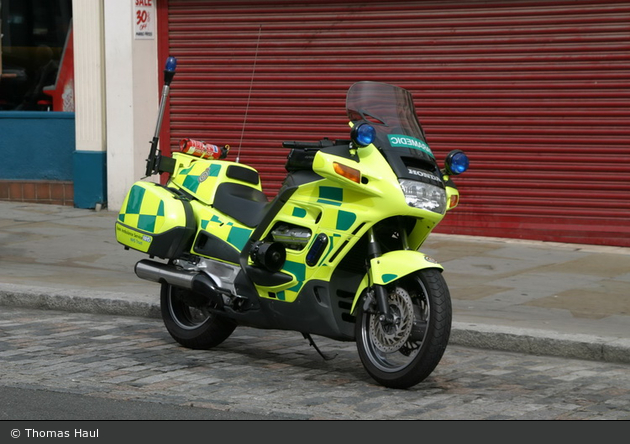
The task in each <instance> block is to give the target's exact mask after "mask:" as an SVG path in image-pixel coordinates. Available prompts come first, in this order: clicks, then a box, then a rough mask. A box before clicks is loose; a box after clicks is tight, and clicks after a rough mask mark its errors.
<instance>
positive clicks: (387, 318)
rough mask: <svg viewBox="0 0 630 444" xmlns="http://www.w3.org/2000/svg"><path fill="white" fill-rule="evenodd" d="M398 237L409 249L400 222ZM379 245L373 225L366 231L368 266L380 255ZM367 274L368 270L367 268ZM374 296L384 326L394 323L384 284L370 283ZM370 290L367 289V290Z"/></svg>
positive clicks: (404, 246)
mask: <svg viewBox="0 0 630 444" xmlns="http://www.w3.org/2000/svg"><path fill="white" fill-rule="evenodd" d="M400 237H401V241H402V246H403V249H404V250H408V249H409V244H408V242H407V232H406V231H405V229H404V227H403V226H402V224H401V227H400ZM382 254H383V253H382V251H381V246H380V244H379V243H378V241H377V239H376V234H375V233H374V227H372V228H370V229H369V231H368V257H367V260H368V266H369V263H370V261H371V260H372V259H375V258H378V257H381V255H382ZM368 274H370V271H369V270H368ZM371 290H372V291H373V295H374V298H375V299H376V306H377V307H378V312H379V313H380V315H379V320H380V321H381V323H382V324H383V325H384V326H388V325H392V324H394V323H395V318H394V315H393V314H392V311H391V310H390V308H389V303H388V302H387V299H388V295H387V289H386V288H385V286H384V285H379V284H374V283H372V288H371ZM369 291H370V290H368V292H369Z"/></svg>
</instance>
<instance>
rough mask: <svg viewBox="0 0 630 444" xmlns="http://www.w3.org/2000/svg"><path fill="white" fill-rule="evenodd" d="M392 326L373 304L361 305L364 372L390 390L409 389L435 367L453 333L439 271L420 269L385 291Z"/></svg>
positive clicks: (359, 325)
mask: <svg viewBox="0 0 630 444" xmlns="http://www.w3.org/2000/svg"><path fill="white" fill-rule="evenodd" d="M387 292H388V303H389V307H390V310H391V311H392V313H393V315H394V317H395V320H396V323H395V324H394V325H384V324H383V323H382V322H381V321H380V320H379V313H378V310H377V309H376V304H375V303H372V304H368V306H367V307H366V306H365V305H366V303H365V300H366V299H365V298H366V297H367V296H364V298H363V299H362V301H361V303H360V304H359V308H358V313H357V317H356V324H355V337H356V343H357V349H358V352H359V357H360V358H361V362H362V363H363V366H364V367H365V369H366V370H367V372H368V373H369V374H370V376H372V378H374V380H376V381H377V382H379V383H380V384H382V385H384V386H385V387H389V388H399V389H404V388H409V387H412V386H414V385H416V384H418V383H419V382H422V381H423V380H424V379H426V378H427V377H428V376H429V375H430V374H431V372H433V370H434V369H435V367H436V366H437V365H438V363H439V362H440V360H441V359H442V356H443V354H444V351H445V349H446V345H447V344H448V340H449V337H450V332H451V321H452V307H451V297H450V293H449V290H448V287H447V285H446V282H445V281H444V278H443V277H442V274H441V272H440V271H439V270H437V269H424V270H419V271H417V272H415V273H412V274H410V275H408V276H405V277H404V278H401V279H399V280H397V281H395V282H394V283H392V284H390V285H388V286H387Z"/></svg>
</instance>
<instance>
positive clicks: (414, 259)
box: [350, 250, 444, 314]
mask: <svg viewBox="0 0 630 444" xmlns="http://www.w3.org/2000/svg"><path fill="white" fill-rule="evenodd" d="M425 268H435V269H438V270H443V269H444V267H442V266H441V265H440V264H438V263H437V261H436V260H435V259H433V258H431V257H430V256H427V255H426V254H424V253H422V252H420V251H414V250H397V251H390V252H388V253H385V254H383V255H382V256H380V257H377V258H374V259H371V260H370V271H369V273H367V274H366V275H365V276H364V277H363V279H362V280H361V282H360V284H359V287H358V288H357V291H356V293H355V295H354V300H353V302H352V309H351V310H350V313H352V314H354V312H355V309H356V305H357V302H358V301H359V299H360V298H361V294H362V293H363V290H365V289H366V288H367V287H368V286H369V285H373V284H376V285H387V284H389V283H390V282H393V281H395V280H397V279H400V278H402V277H404V276H407V275H409V274H411V273H414V272H416V271H418V270H423V269H425Z"/></svg>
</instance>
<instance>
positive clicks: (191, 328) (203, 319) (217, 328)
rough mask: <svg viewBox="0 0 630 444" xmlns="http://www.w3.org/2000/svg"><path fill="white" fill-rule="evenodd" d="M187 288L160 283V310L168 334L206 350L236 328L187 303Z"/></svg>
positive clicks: (190, 299) (181, 342) (232, 323)
mask: <svg viewBox="0 0 630 444" xmlns="http://www.w3.org/2000/svg"><path fill="white" fill-rule="evenodd" d="M187 292H188V290H184V289H181V288H178V287H174V286H172V285H169V284H162V290H161V293H160V309H161V312H162V320H163V322H164V325H165V326H166V329H167V330H168V332H169V333H170V335H171V337H172V338H173V339H175V340H176V341H177V342H178V343H180V344H181V345H183V346H184V347H188V348H192V349H198V350H207V349H209V348H212V347H216V346H217V345H219V344H220V343H222V342H223V341H225V340H226V339H227V338H228V337H229V336H230V335H231V334H232V332H233V331H234V329H235V328H236V322H234V321H232V320H231V319H228V318H226V317H222V316H220V315H217V314H216V313H210V312H209V311H208V310H207V309H205V308H204V307H195V306H193V305H190V304H191V301H194V298H190V297H187V294H186V293H187Z"/></svg>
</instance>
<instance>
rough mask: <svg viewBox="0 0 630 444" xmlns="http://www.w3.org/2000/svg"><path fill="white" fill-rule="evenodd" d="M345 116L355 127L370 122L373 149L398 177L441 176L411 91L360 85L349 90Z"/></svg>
mask: <svg viewBox="0 0 630 444" xmlns="http://www.w3.org/2000/svg"><path fill="white" fill-rule="evenodd" d="M346 112H347V115H348V118H349V119H350V121H351V122H353V123H354V124H355V125H356V124H359V123H361V122H367V123H369V124H371V125H372V126H373V127H374V129H375V130H376V140H375V141H374V145H375V146H376V147H377V148H379V149H380V150H381V152H383V154H384V155H385V157H386V158H387V160H388V162H389V163H390V165H391V166H392V168H393V169H394V171H395V172H396V173H397V175H398V177H407V176H408V174H410V170H411V169H422V170H424V171H430V172H435V173H436V175H439V169H438V168H437V163H436V161H435V157H434V155H433V152H432V151H431V149H430V148H429V145H428V144H427V142H426V139H425V135H424V131H423V130H422V126H421V125H420V122H418V118H417V116H416V109H415V107H414V104H413V97H412V95H411V93H410V92H409V91H407V90H406V89H403V88H400V87H398V86H394V85H389V84H387V83H380V82H370V81H366V82H358V83H355V84H354V85H352V86H351V87H350V89H349V90H348V93H347V96H346Z"/></svg>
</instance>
